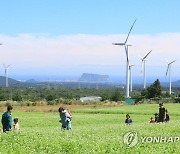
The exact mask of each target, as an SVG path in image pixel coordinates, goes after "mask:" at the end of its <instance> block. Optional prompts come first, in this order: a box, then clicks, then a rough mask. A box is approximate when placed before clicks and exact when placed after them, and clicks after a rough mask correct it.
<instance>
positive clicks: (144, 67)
mask: <svg viewBox="0 0 180 154" xmlns="http://www.w3.org/2000/svg"><path fill="white" fill-rule="evenodd" d="M151 52H152V50H151V51H149V52H148V53H147V54H146V55H145V56H144V57H143V58H141V60H142V63H141V73H142V69H143V77H144V89H146V61H147V60H146V58H147V56H148V55H149V54H150V53H151Z"/></svg>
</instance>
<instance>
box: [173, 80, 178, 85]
mask: <svg viewBox="0 0 180 154" xmlns="http://www.w3.org/2000/svg"><path fill="white" fill-rule="evenodd" d="M172 84H173V85H175V86H180V80H178V81H174V82H172Z"/></svg>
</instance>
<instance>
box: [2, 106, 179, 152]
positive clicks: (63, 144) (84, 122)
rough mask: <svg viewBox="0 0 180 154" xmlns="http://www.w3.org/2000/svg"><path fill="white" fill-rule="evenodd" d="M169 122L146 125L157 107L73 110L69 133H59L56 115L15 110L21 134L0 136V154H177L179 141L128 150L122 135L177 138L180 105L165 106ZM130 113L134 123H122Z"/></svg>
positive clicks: (12, 133)
mask: <svg viewBox="0 0 180 154" xmlns="http://www.w3.org/2000/svg"><path fill="white" fill-rule="evenodd" d="M165 107H166V108H167V109H168V110H169V113H170V116H171V117H170V118H171V121H170V122H169V123H164V124H149V119H150V117H151V116H153V114H154V113H155V112H158V105H154V104H145V105H136V106H118V107H100V108H99V107H98V108H81V109H78V108H74V109H72V113H73V119H72V126H73V130H72V131H61V126H60V123H59V122H58V121H59V115H58V113H57V112H24V111H16V110H15V111H14V112H13V113H12V115H13V117H18V118H19V120H20V126H21V131H20V132H9V133H8V134H5V133H1V134H0V153H2V154H6V153H8V154H9V153H13V154H16V153H17V154H20V153H22V154H24V153H38V154H39V153H40V154H41V153H43V154H44V153H50V154H53V153H73V154H74V153H129V154H131V153H132V154H136V153H146V154H149V153H150V154H151V153H152V154H153V153H154V154H158V153H159V154H161V153H167V154H169V153H177V154H178V153H179V151H180V141H179V142H175V143H142V142H139V143H138V144H137V145H136V146H134V147H131V148H130V147H128V146H127V145H125V144H124V143H123V135H124V134H125V133H127V132H130V131H134V132H137V133H138V136H139V138H140V137H147V136H155V137H156V136H157V137H158V136H161V137H171V136H172V137H176V136H178V137H180V113H179V109H180V104H166V105H165ZM126 113H130V114H131V116H132V119H133V124H132V125H130V126H127V125H125V124H124V120H125V114H126Z"/></svg>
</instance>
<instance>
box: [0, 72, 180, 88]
mask: <svg viewBox="0 0 180 154" xmlns="http://www.w3.org/2000/svg"><path fill="white" fill-rule="evenodd" d="M5 79H6V78H5V77H4V76H0V87H5V81H6V80H5ZM140 80H142V78H141V79H140ZM154 81H155V80H152V82H148V83H147V84H152V83H153V82H154ZM48 82H49V83H50V84H52V85H54V84H58V83H60V82H61V83H62V82H69V83H70V82H71V83H76V82H87V83H91V82H92V83H93V82H94V83H112V82H114V83H120V84H121V85H125V82H119V81H118V78H117V80H116V79H112V78H111V77H109V76H108V75H99V74H91V73H83V74H82V75H81V77H80V78H78V77H71V78H68V77H67V78H65V77H64V80H55V79H49V80H48V78H47V79H46V80H36V79H28V80H26V81H18V80H15V79H12V78H8V83H9V86H10V87H16V86H17V87H21V86H25V87H31V86H32V87H33V86H40V87H46V86H47V84H48ZM160 82H161V81H160ZM141 84H143V82H135V81H134V83H133V85H134V86H136V85H141ZM161 85H162V86H164V87H168V86H169V82H168V80H167V82H161ZM172 86H173V87H180V80H176V81H174V82H172Z"/></svg>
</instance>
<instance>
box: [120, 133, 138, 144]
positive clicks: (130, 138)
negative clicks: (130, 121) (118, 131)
mask: <svg viewBox="0 0 180 154" xmlns="http://www.w3.org/2000/svg"><path fill="white" fill-rule="evenodd" d="M123 141H124V144H126V145H127V146H129V147H133V146H135V145H136V144H137V143H138V134H137V133H136V132H128V133H126V134H125V135H124V137H123Z"/></svg>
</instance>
